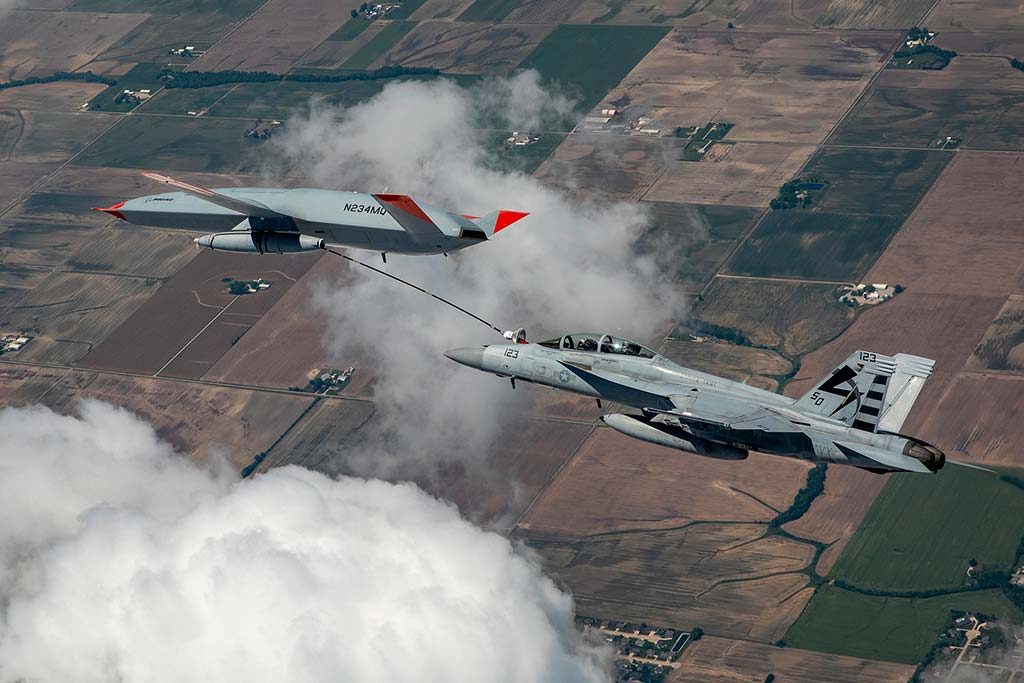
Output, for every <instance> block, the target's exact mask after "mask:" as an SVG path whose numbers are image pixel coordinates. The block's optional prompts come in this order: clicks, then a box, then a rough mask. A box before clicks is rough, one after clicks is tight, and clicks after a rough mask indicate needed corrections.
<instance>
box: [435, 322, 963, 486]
mask: <svg viewBox="0 0 1024 683" xmlns="http://www.w3.org/2000/svg"><path fill="white" fill-rule="evenodd" d="M506 337H507V338H510V339H511V342H512V343H508V344H492V345H489V346H477V347H466V348H459V349H452V350H450V351H447V352H446V353H445V355H446V356H447V357H448V358H450V359H452V360H454V361H456V362H458V363H461V364H462V365H466V366H468V367H471V368H475V369H477V370H483V371H485V372H490V373H492V374H495V375H498V376H499V377H506V378H511V379H512V386H513V387H515V383H516V381H517V380H518V381H521V382H532V383H535V384H542V385H545V386H548V387H554V388H556V389H562V390H564V391H570V392H573V393H576V394H582V395H584V396H591V397H593V398H596V399H597V400H598V405H601V400H606V401H611V402H615V403H618V404H621V405H624V406H630V407H633V408H637V409H639V410H640V413H639V414H622V413H616V414H611V415H604V416H603V417H602V418H601V419H602V420H603V421H604V423H605V424H606V425H608V426H609V427H611V428H612V429H615V430H617V431H619V432H622V433H623V434H626V435H628V436H631V437H633V438H636V439H640V440H641V441H647V442H650V443H655V444H659V445H661V446H666V447H668V448H674V449H676V450H680V451H687V452H690V453H697V454H700V455H703V456H707V457H710V458H718V459H722V460H743V459H744V458H746V457H747V455H748V453H749V452H750V451H758V452H761V453H768V454H772V455H780V456H786V457H790V458H799V459H802V460H810V461H814V462H826V463H839V464H843V465H853V466H855V467H859V468H861V469H864V470H868V471H871V472H937V471H939V470H940V469H942V467H943V465H944V464H945V463H947V462H956V461H953V460H950V459H947V458H946V456H945V454H944V453H943V452H942V451H941V450H939V449H938V448H936V447H935V446H933V445H931V444H929V443H926V442H924V441H922V440H921V439H918V438H915V437H913V436H907V435H905V434H900V433H899V430H900V428H901V427H902V426H903V423H904V421H905V420H906V418H907V415H909V414H910V409H911V408H912V407H913V405H914V402H915V401H916V400H917V397H918V394H920V392H921V388H922V387H923V386H924V383H925V381H926V380H927V379H928V377H929V376H930V375H931V373H932V369H933V368H934V367H935V361H933V360H930V359H928V358H921V357H919V356H912V355H909V354H905V353H897V354H896V355H894V356H886V355H883V354H881V353H874V352H870V351H856V352H854V353H853V354H852V355H851V356H850V357H849V358H847V359H846V360H845V361H844V362H843V363H841V364H840V365H839V367H837V368H836V369H835V370H833V371H832V372H831V373H829V375H828V376H827V377H825V378H824V379H823V380H822V381H820V382H818V383H817V384H815V386H814V388H813V389H811V390H810V391H808V392H807V393H806V394H804V395H803V396H801V397H800V398H798V399H793V398H788V397H786V396H782V395H780V394H776V393H773V392H770V391H765V390H763V389H758V388H757V387H752V386H749V385H747V384H743V383H740V382H734V381H732V380H728V379H723V378H721V377H716V376H715V375H710V374H707V373H704V372H698V371H696V370H691V369H689V368H685V367H682V366H681V365H678V364H676V363H674V362H672V361H670V360H669V359H668V358H665V357H664V356H662V355H660V354H658V353H655V352H654V351H652V350H650V349H648V348H645V347H643V346H642V345H640V344H638V343H636V342H632V341H629V340H626V339H620V338H618V337H614V336H612V335H610V334H591V333H582V334H566V335H563V336H561V337H559V338H557V339H551V340H548V341H544V342H540V343H538V344H530V343H526V340H525V335H524V334H522V333H520V334H518V335H506ZM956 464H959V465H965V466H967V467H975V466H973V465H967V464H966V463H956Z"/></svg>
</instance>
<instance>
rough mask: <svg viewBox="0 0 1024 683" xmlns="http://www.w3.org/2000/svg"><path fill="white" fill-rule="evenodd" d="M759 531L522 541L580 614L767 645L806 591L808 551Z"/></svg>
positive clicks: (723, 527)
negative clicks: (569, 593) (697, 628)
mask: <svg viewBox="0 0 1024 683" xmlns="http://www.w3.org/2000/svg"><path fill="white" fill-rule="evenodd" d="M765 528H766V527H765V525H762V524H717V523H711V522H708V523H702V524H692V525H690V526H686V527H683V528H681V529H668V530H664V531H648V532H645V533H621V534H608V535H604V536H601V537H598V538H589V539H583V540H578V541H568V540H548V539H543V538H539V537H537V536H536V535H534V534H527V539H528V541H529V543H530V546H531V547H532V548H534V549H535V550H536V551H537V552H539V553H540V555H541V556H542V557H543V558H544V560H545V566H546V568H547V569H548V571H550V572H552V573H553V574H554V575H555V576H557V577H559V578H560V579H562V580H563V581H565V582H567V583H568V584H569V585H571V586H572V587H573V593H574V597H575V599H576V604H577V605H578V609H579V611H580V613H582V614H588V615H592V616H596V617H599V618H606V619H607V618H613V619H624V620H627V621H637V622H639V621H649V622H655V623H666V624H680V625H686V626H689V625H691V624H693V625H696V624H701V625H702V626H703V627H704V628H706V629H707V630H708V631H711V632H713V633H717V634H721V635H726V636H730V637H735V638H751V639H755V640H766V641H772V640H775V639H777V638H779V637H781V636H782V634H783V633H784V632H785V629H786V628H787V627H788V626H789V624H790V623H791V622H792V620H793V619H794V618H795V617H796V615H797V614H798V613H799V612H800V610H801V609H802V608H803V606H804V604H805V603H806V601H807V599H808V597H809V596H810V594H811V592H812V591H810V590H809V589H807V587H806V586H807V576H805V575H804V574H802V573H800V572H801V571H802V570H803V569H804V568H805V567H806V566H807V564H808V562H810V560H811V558H812V557H813V552H814V551H813V548H812V547H811V546H809V545H806V544H803V543H798V542H796V541H792V540H788V539H785V538H782V537H779V536H771V535H765Z"/></svg>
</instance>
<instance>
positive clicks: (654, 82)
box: [606, 29, 900, 184]
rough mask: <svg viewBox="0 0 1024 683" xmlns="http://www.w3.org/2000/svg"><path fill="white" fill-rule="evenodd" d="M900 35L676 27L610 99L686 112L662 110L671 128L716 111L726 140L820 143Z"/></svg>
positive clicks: (661, 121) (660, 115)
mask: <svg viewBox="0 0 1024 683" xmlns="http://www.w3.org/2000/svg"><path fill="white" fill-rule="evenodd" d="M899 38H900V34H898V33H888V32H882V33H878V32H854V31H851V32H846V33H835V32H827V33H825V32H823V33H789V32H785V33H772V32H763V33H762V32H754V31H690V30H686V29H675V30H673V31H672V33H670V34H669V35H668V36H667V37H666V38H665V39H664V40H662V41H661V42H659V43H658V45H657V46H656V47H655V48H654V49H653V50H651V52H650V53H648V55H647V56H646V57H644V59H643V60H641V61H640V63H639V64H637V66H636V68H634V69H633V70H632V71H631V72H630V73H629V75H628V76H626V78H625V79H624V80H623V82H622V83H621V84H620V85H619V86H618V87H617V88H615V89H614V90H613V91H612V93H611V94H610V95H609V96H608V98H606V99H607V100H608V101H611V100H615V99H617V98H619V97H622V96H628V97H629V99H630V106H655V107H666V108H668V109H669V110H670V109H671V108H673V107H681V108H683V113H682V118H681V119H679V120H678V121H677V120H675V119H674V118H673V117H672V116H671V114H670V112H668V111H667V112H659V118H658V120H659V123H662V124H663V126H664V127H666V128H671V127H673V126H677V125H679V126H683V125H688V123H687V122H689V121H691V120H692V114H691V113H689V112H688V111H687V110H690V111H692V110H693V109H702V110H706V111H710V112H714V113H713V116H714V119H715V120H716V121H723V122H729V123H733V124H735V128H733V129H732V130H731V131H730V132H729V134H728V136H727V137H726V140H729V139H736V140H758V141H764V142H769V141H770V142H788V143H793V144H816V143H819V142H821V141H822V140H824V138H825V136H827V135H828V133H829V131H831V130H832V127H833V126H834V125H835V124H836V122H837V121H839V119H840V118H841V117H842V116H843V114H845V113H846V111H847V109H849V107H850V106H851V105H852V104H853V102H854V101H855V100H856V99H857V96H858V95H860V93H861V91H862V90H863V89H864V88H865V87H866V86H867V84H868V81H869V80H870V78H871V76H873V75H874V74H875V73H876V72H877V71H878V70H879V69H880V68H881V67H882V65H883V62H884V60H885V58H886V56H887V54H888V52H889V50H890V49H891V48H893V47H895V45H896V43H897V41H898V40H899ZM709 118H710V117H709ZM738 151H739V150H733V151H732V152H731V153H730V156H732V155H734V154H736V153H737V152H738ZM691 165H697V164H691ZM703 165H704V164H700V165H699V167H700V168H703ZM787 180H788V178H787ZM731 184H737V183H735V181H733V183H731Z"/></svg>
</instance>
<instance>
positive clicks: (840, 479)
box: [784, 465, 888, 576]
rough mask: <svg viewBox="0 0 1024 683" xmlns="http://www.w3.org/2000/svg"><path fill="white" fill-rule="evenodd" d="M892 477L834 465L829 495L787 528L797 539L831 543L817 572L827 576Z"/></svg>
mask: <svg viewBox="0 0 1024 683" xmlns="http://www.w3.org/2000/svg"><path fill="white" fill-rule="evenodd" d="M887 480H888V477H886V476H884V475H880V474H872V473H871V472H865V471H864V470H859V469H857V468H855V467H843V466H841V465H833V466H832V467H830V468H829V470H828V475H827V477H826V478H825V492H824V493H823V494H822V495H820V496H818V497H817V498H816V499H815V500H814V503H812V504H811V509H810V510H808V511H807V512H806V513H805V514H804V516H803V517H801V518H800V519H798V520H796V521H795V522H790V523H789V524H787V525H786V526H785V527H784V529H785V530H786V531H788V532H789V533H791V534H793V535H794V536H799V537H800V538H809V539H812V540H815V541H821V542H822V543H829V544H831V545H830V547H829V548H828V549H827V550H826V551H825V552H824V553H822V555H821V558H819V560H818V564H817V566H816V567H815V571H816V572H817V573H818V574H820V575H821V576H826V575H827V574H828V573H829V571H831V570H832V565H834V564H835V561H836V560H837V559H838V558H839V555H840V553H842V552H843V548H845V547H846V544H847V543H848V542H849V541H850V538H851V537H852V536H853V532H855V531H856V530H857V527H858V526H860V523H861V521H862V520H863V519H864V515H866V514H867V513H868V510H869V509H870V508H871V504H872V503H873V502H875V498H877V497H878V494H879V493H880V492H881V491H882V488H883V487H884V486H885V482H886V481H887Z"/></svg>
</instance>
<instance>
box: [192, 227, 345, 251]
mask: <svg viewBox="0 0 1024 683" xmlns="http://www.w3.org/2000/svg"><path fill="white" fill-rule="evenodd" d="M194 241H195V243H196V246H199V247H203V248H205V249H213V250H214V251H234V252H242V253H250V254H252V253H256V254H294V253H297V252H302V251H316V250H318V249H323V248H325V247H326V243H325V242H324V240H323V239H321V238H318V237H313V236H311V235H302V234H299V233H297V232H271V231H264V230H257V231H254V230H232V231H231V232H216V233H213V234H212V235H203V236H202V237H197V238H195V240H194Z"/></svg>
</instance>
